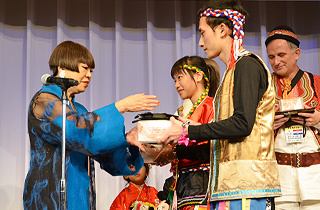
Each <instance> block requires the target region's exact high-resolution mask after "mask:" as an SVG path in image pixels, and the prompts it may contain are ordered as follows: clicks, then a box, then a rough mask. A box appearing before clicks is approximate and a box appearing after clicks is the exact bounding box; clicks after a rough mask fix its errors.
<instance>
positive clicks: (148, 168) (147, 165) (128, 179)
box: [123, 163, 150, 183]
mask: <svg viewBox="0 0 320 210" xmlns="http://www.w3.org/2000/svg"><path fill="white" fill-rule="evenodd" d="M143 166H144V167H145V168H146V177H145V178H144V181H146V179H147V177H148V174H149V170H150V167H149V164H148V163H144V164H143ZM143 166H142V167H143ZM125 177H127V178H125ZM123 179H124V180H126V181H127V182H128V183H130V182H131V180H130V178H129V177H128V176H124V177H123Z"/></svg>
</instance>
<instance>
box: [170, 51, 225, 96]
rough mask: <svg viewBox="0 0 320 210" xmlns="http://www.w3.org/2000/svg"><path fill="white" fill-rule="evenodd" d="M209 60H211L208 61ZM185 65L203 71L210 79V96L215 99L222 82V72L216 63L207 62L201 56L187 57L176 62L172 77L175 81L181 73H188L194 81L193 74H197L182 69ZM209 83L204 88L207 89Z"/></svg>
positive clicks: (172, 69)
mask: <svg viewBox="0 0 320 210" xmlns="http://www.w3.org/2000/svg"><path fill="white" fill-rule="evenodd" d="M208 60H209V59H208ZM183 65H191V66H195V67H197V68H199V69H201V70H202V71H203V72H204V73H205V75H206V76H207V77H208V79H209V82H210V88H209V93H208V96H211V97H214V95H215V93H216V91H217V89H218V87H219V81H220V72H219V67H218V65H217V64H216V62H215V61H213V60H210V62H209V61H206V60H205V59H203V58H201V57H199V56H185V57H183V58H181V59H179V60H177V61H176V62H175V64H174V65H173V66H172V68H171V77H172V78H173V79H174V76H175V75H176V74H179V73H185V72H188V74H189V75H190V76H191V78H192V79H193V74H194V73H195V72H194V71H192V70H188V69H182V68H181V67H182V66H183ZM206 86H207V83H206V82H205V81H204V88H206Z"/></svg>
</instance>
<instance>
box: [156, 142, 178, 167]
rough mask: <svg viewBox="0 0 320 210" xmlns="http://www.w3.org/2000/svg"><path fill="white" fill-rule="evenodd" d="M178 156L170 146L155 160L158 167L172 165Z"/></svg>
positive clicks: (163, 149)
mask: <svg viewBox="0 0 320 210" xmlns="http://www.w3.org/2000/svg"><path fill="white" fill-rule="evenodd" d="M175 158H176V156H175V155H174V154H173V150H172V146H171V145H170V144H168V145H166V146H164V147H163V148H162V150H161V151H160V153H159V154H158V155H157V157H156V158H155V159H154V160H153V161H154V162H155V163H156V164H157V165H160V166H164V165H167V164H168V163H171V162H172V161H173V160H174V159H175Z"/></svg>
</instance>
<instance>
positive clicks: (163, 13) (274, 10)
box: [0, 0, 320, 210]
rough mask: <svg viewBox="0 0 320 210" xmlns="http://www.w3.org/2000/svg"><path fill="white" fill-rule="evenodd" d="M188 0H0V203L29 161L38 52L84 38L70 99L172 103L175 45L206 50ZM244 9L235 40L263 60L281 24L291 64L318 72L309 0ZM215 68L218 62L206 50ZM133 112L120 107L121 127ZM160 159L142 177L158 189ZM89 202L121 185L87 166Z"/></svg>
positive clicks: (14, 201) (162, 174) (13, 200)
mask: <svg viewBox="0 0 320 210" xmlns="http://www.w3.org/2000/svg"><path fill="white" fill-rule="evenodd" d="M204 2H205V1H196V0H50V1H49V0H26V1H23V0H0V66H1V76H2V77H1V78H2V79H1V81H0V98H1V103H0V168H1V171H2V173H1V174H0V204H1V207H0V208H1V209H10V210H17V209H23V207H22V192H23V185H24V178H25V175H26V173H27V170H28V167H29V139H28V133H27V108H28V105H29V101H30V99H31V97H32V96H33V94H34V93H35V92H36V91H37V90H39V89H40V88H41V82H40V78H41V76H42V75H43V74H45V73H50V71H49V68H48V60H49V57H50V55H51V53H52V51H53V49H54V48H55V47H56V46H57V44H59V43H60V42H62V41H65V40H72V41H75V42H79V43H81V44H83V45H85V46H86V47H87V48H88V49H89V50H90V51H91V52H92V54H93V56H94V58H95V61H96V69H95V70H94V74H93V79H92V82H91V84H90V87H89V88H88V89H87V91H86V93H84V94H80V95H79V96H77V97H76V98H77V101H79V102H80V103H82V104H84V105H85V106H86V107H87V108H88V109H89V110H94V109H97V108H99V107H102V106H104V105H106V104H110V103H113V102H115V101H117V100H119V99H122V98H124V97H126V96H129V95H131V94H135V93H142V92H145V93H147V94H155V95H158V97H159V99H160V100H161V105H160V107H158V108H157V109H156V110H155V112H160V113H162V112H167V113H174V112H175V110H176V108H178V107H179V106H180V105H181V104H182V101H181V100H180V98H179V96H178V94H177V93H176V91H175V89H174V83H173V81H172V79H171V77H170V69H171V67H172V65H173V64H174V62H175V61H176V60H177V59H179V58H181V57H183V56H185V55H199V56H203V57H206V55H205V53H204V52H203V50H202V49H200V48H199V47H198V40H199V33H198V29H197V24H198V17H197V16H196V11H197V9H198V8H200V7H201V5H203V3H204ZM241 2H242V5H243V6H244V7H245V8H246V9H247V11H248V12H249V14H250V16H249V17H248V18H247V19H246V26H245V39H244V47H245V48H246V49H247V50H249V51H252V52H254V53H256V54H258V55H259V56H260V57H262V58H263V60H264V61H265V62H266V63H267V64H268V66H269V67H270V65H269V63H268V60H267V55H266V48H265V46H264V41H265V39H266V37H267V34H268V33H269V32H270V31H271V29H272V28H273V27H275V26H276V25H280V24H287V25H289V26H291V27H292V28H293V29H294V30H295V31H296V33H297V34H298V37H299V39H300V41H301V46H300V47H301V50H302V54H301V57H300V60H299V66H300V68H301V69H303V70H307V71H310V72H312V73H314V74H319V66H320V52H319V49H320V44H319V43H320V27H319V18H320V15H319V14H320V2H319V1H252V0H251V1H250V0H244V1H241ZM215 60H216V61H217V62H218V64H219V66H220V70H221V75H223V72H224V69H225V66H224V64H223V63H222V62H220V61H219V60H218V59H215ZM136 114H137V113H125V114H124V116H125V124H126V130H127V131H129V130H130V129H131V128H132V127H133V126H134V124H132V123H131V121H132V120H133V118H134V116H135V115H136ZM169 176H170V173H169V166H166V167H162V168H160V167H156V166H154V167H152V169H151V173H150V175H149V178H148V184H149V185H151V186H154V187H156V188H157V189H158V190H161V189H162V185H163V182H164V179H165V178H167V177H169ZM96 179H97V208H98V209H108V208H109V207H110V205H111V203H112V201H113V199H114V198H115V197H116V196H117V194H118V193H119V192H120V191H121V190H122V189H123V188H124V187H125V182H124V181H123V180H122V177H112V176H110V175H108V174H107V173H105V172H103V171H101V170H100V169H99V167H97V176H96Z"/></svg>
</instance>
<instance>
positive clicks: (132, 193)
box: [110, 163, 160, 210]
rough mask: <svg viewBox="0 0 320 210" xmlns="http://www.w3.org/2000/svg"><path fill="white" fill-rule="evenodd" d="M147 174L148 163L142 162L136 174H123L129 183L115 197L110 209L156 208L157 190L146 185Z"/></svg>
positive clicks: (137, 209) (150, 209)
mask: <svg viewBox="0 0 320 210" xmlns="http://www.w3.org/2000/svg"><path fill="white" fill-rule="evenodd" d="M148 174H149V165H148V164H146V163H145V164H144V165H143V167H142V168H141V169H140V171H139V173H138V174H137V175H132V176H124V177H123V178H124V179H125V180H126V181H127V182H128V183H129V186H128V187H126V188H124V189H123V190H122V191H121V192H120V193H119V195H118V196H117V197H116V199H115V200H114V201H113V203H112V205H111V207H110V210H115V209H117V210H119V209H123V210H129V209H133V210H147V209H149V210H152V209H156V207H157V206H158V205H159V203H160V201H159V199H158V196H157V193H158V191H157V190H156V189H155V188H154V187H150V186H147V185H146V184H145V180H146V178H147V176H148Z"/></svg>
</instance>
